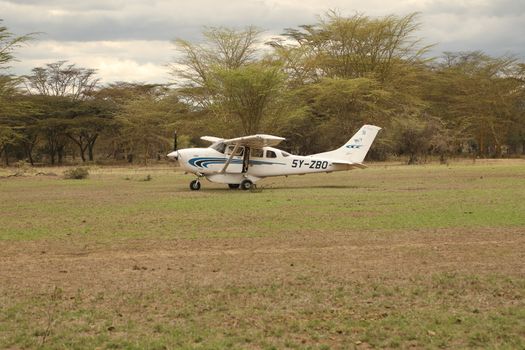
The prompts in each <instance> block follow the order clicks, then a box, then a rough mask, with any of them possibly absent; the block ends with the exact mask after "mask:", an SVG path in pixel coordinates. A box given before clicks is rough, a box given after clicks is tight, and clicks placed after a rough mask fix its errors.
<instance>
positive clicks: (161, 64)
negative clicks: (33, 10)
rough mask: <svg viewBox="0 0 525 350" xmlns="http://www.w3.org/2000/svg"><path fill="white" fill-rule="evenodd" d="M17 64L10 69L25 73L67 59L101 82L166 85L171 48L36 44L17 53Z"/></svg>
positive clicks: (139, 43)
mask: <svg viewBox="0 0 525 350" xmlns="http://www.w3.org/2000/svg"><path fill="white" fill-rule="evenodd" d="M18 56H19V58H20V60H19V62H17V63H15V64H13V68H14V69H16V71H17V72H19V73H20V74H28V73H29V72H30V70H31V69H32V68H34V67H39V66H43V65H45V64H47V63H51V62H55V61H59V60H67V61H69V62H71V63H75V64H77V65H78V66H80V67H84V68H93V69H96V70H97V72H98V76H100V77H101V78H102V79H103V82H105V83H108V82H113V81H119V80H121V81H143V82H154V83H166V82H168V81H169V80H170V77H169V74H168V68H167V67H166V64H167V63H169V62H170V61H171V60H172V58H173V56H174V50H173V46H172V45H171V43H170V42H168V41H144V40H129V41H89V42H78V41H76V42H75V41H71V42H61V41H52V40H47V41H36V42H35V43H33V44H32V45H30V46H27V47H25V48H24V49H21V50H19V52H18Z"/></svg>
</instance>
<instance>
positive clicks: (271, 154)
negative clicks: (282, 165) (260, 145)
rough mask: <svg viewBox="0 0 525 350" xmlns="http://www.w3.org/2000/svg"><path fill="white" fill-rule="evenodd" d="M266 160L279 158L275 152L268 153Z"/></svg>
mask: <svg viewBox="0 0 525 350" xmlns="http://www.w3.org/2000/svg"><path fill="white" fill-rule="evenodd" d="M266 158H277V154H275V152H274V151H266Z"/></svg>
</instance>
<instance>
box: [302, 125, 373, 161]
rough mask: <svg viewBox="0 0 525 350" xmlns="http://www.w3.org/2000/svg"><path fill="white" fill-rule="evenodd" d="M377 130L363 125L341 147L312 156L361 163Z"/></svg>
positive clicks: (371, 126)
mask: <svg viewBox="0 0 525 350" xmlns="http://www.w3.org/2000/svg"><path fill="white" fill-rule="evenodd" d="M379 130H381V128H380V127H378V126H375V125H363V126H362V127H361V129H359V131H358V132H356V133H355V135H354V136H352V138H350V140H348V141H347V142H346V143H345V144H344V145H343V146H341V147H339V148H338V149H336V150H333V151H330V152H323V153H318V154H313V155H312V156H316V157H323V158H328V159H333V160H334V161H337V160H339V161H349V162H352V163H362V162H363V160H364V159H365V156H366V154H367V153H368V150H369V149H370V146H372V143H373V142H374V139H375V138H376V136H377V133H378V132H379Z"/></svg>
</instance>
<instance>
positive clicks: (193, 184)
mask: <svg viewBox="0 0 525 350" xmlns="http://www.w3.org/2000/svg"><path fill="white" fill-rule="evenodd" d="M200 189H201V183H200V182H199V180H193V181H192V182H190V190H192V191H198V190H200Z"/></svg>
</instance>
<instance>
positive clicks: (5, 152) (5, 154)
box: [4, 146, 9, 166]
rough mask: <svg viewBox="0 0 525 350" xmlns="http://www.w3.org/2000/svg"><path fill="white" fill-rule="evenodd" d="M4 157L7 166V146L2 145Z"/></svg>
mask: <svg viewBox="0 0 525 350" xmlns="http://www.w3.org/2000/svg"><path fill="white" fill-rule="evenodd" d="M4 157H5V158H4V159H5V166H9V154H8V153H7V146H5V147H4Z"/></svg>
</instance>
